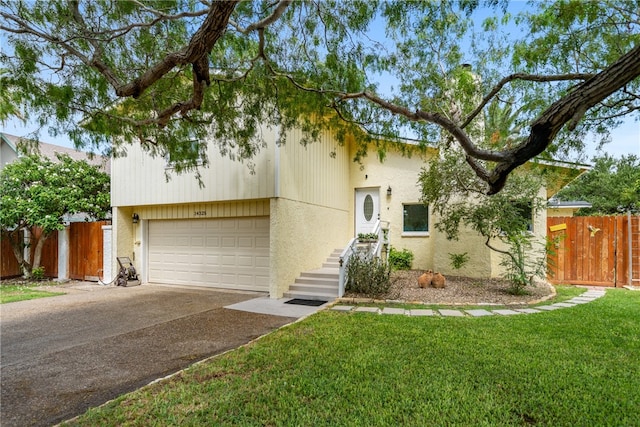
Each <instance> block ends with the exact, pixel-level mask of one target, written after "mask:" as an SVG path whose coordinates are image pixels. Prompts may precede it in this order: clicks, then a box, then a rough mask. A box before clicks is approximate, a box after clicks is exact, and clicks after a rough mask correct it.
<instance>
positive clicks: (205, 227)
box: [148, 217, 269, 292]
mask: <svg viewBox="0 0 640 427" xmlns="http://www.w3.org/2000/svg"><path fill="white" fill-rule="evenodd" d="M148 236H149V237H148V242H149V243H148V248H149V251H148V256H149V258H148V259H149V270H148V271H149V282H152V283H165V284H175V285H195V286H208V287H215V288H227V289H239V290H252V291H265V292H268V291H269V217H245V218H221V219H183V220H153V221H149V234H148Z"/></svg>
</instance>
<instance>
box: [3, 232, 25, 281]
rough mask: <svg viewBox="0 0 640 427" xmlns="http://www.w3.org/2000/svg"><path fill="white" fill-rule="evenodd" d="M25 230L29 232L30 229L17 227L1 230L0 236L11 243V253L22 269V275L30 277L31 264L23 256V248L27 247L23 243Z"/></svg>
mask: <svg viewBox="0 0 640 427" xmlns="http://www.w3.org/2000/svg"><path fill="white" fill-rule="evenodd" d="M25 230H27V231H26V232H27V233H29V234H30V231H29V230H28V229H26V228H17V229H15V230H12V231H6V230H3V231H2V238H3V239H8V240H9V243H10V244H11V249H12V250H13V255H14V256H15V257H16V261H18V265H19V266H20V269H21V270H22V276H23V277H25V278H29V277H31V265H30V264H29V261H28V260H26V259H25V258H24V250H25V248H26V247H27V244H26V243H25V240H26V239H25Z"/></svg>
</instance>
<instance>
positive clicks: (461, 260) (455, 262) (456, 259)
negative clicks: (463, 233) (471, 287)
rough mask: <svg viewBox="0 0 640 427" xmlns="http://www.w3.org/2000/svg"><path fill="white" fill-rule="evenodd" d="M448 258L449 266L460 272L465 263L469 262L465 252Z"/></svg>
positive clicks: (450, 255)
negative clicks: (449, 260)
mask: <svg viewBox="0 0 640 427" xmlns="http://www.w3.org/2000/svg"><path fill="white" fill-rule="evenodd" d="M449 258H450V259H451V266H452V267H453V268H454V269H456V270H460V269H461V268H462V267H464V265H465V264H466V263H467V262H469V254H468V253H466V252H463V253H461V254H449Z"/></svg>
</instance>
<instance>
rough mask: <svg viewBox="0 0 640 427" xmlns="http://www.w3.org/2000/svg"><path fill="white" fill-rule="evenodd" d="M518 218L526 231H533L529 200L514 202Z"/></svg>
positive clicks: (531, 209)
mask: <svg viewBox="0 0 640 427" xmlns="http://www.w3.org/2000/svg"><path fill="white" fill-rule="evenodd" d="M514 206H515V208H516V210H517V212H518V214H519V216H520V219H521V220H522V222H523V228H524V229H526V230H527V231H533V206H532V203H531V202H518V203H515V204H514Z"/></svg>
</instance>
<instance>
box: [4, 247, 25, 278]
mask: <svg viewBox="0 0 640 427" xmlns="http://www.w3.org/2000/svg"><path fill="white" fill-rule="evenodd" d="M0 250H1V251H2V252H1V253H0V257H1V259H0V278H2V279H4V278H9V277H16V276H20V275H21V274H22V271H21V270H20V266H19V265H18V261H17V260H16V257H15V255H14V254H13V249H12V248H11V243H9V240H8V239H2V247H1V249H0Z"/></svg>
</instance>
